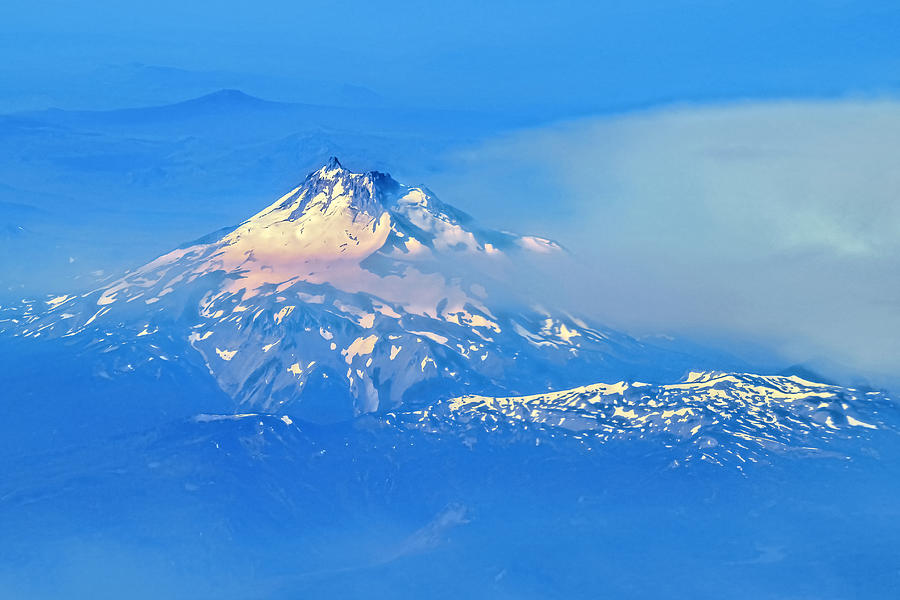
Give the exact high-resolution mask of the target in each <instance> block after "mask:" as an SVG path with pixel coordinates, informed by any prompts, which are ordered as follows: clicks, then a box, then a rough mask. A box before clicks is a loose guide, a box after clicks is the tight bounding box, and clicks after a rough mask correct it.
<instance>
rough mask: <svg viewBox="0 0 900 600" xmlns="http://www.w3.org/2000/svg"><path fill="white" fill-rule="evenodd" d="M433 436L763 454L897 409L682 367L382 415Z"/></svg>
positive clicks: (830, 436)
mask: <svg viewBox="0 0 900 600" xmlns="http://www.w3.org/2000/svg"><path fill="white" fill-rule="evenodd" d="M389 419H390V421H391V422H392V423H395V424H397V425H398V426H401V427H404V428H413V429H418V430H424V431H428V432H432V433H435V434H451V433H459V432H463V433H465V432H469V433H471V432H488V433H490V432H506V433H507V434H509V433H513V434H515V435H518V436H521V435H523V434H529V435H532V436H533V437H534V438H535V442H536V443H539V442H540V440H541V438H542V437H545V438H547V437H548V436H552V437H555V436H560V437H565V438H568V439H575V440H578V441H580V442H581V443H582V444H583V445H584V446H586V447H588V448H594V447H598V446H601V445H602V444H604V443H608V442H613V441H618V440H629V439H641V440H657V441H659V442H660V443H662V444H663V445H664V446H665V447H666V448H669V449H671V448H678V449H679V450H680V453H679V455H678V458H676V461H681V462H685V461H691V460H704V461H708V462H712V463H715V464H725V463H732V464H735V465H738V466H740V465H742V464H746V463H748V462H753V463H755V462H760V461H763V462H764V461H766V460H767V456H770V455H771V454H772V453H777V454H791V453H797V454H809V455H816V454H818V455H831V456H836V455H837V454H836V452H835V450H833V449H832V446H833V442H834V441H835V440H841V439H848V438H853V437H861V436H865V435H867V434H869V433H873V432H875V431H876V430H885V431H892V432H893V433H895V434H896V433H898V432H900V429H898V424H900V420H898V407H897V405H896V404H894V402H893V401H892V400H891V399H890V398H889V397H887V396H886V395H885V394H884V393H883V392H877V391H868V392H861V391H859V390H856V389H852V388H842V387H839V386H834V385H826V384H821V383H815V382H811V381H806V380H804V379H801V378H799V377H796V376H791V377H784V376H768V375H754V374H748V373H722V372H713V371H710V372H692V373H690V374H689V375H688V376H687V377H685V378H683V379H682V380H681V381H679V382H677V383H672V384H664V385H651V384H648V383H642V382H625V381H619V382H617V383H613V384H605V383H598V384H594V385H589V386H583V387H578V388H574V389H570V390H564V391H559V392H550V393H544V394H534V395H530V396H518V397H487V396H478V395H471V396H463V397H459V398H454V399H451V400H446V401H441V402H437V403H435V404H433V405H431V406H429V407H427V408H423V409H418V410H414V411H407V412H397V413H394V414H392V415H390V417H389Z"/></svg>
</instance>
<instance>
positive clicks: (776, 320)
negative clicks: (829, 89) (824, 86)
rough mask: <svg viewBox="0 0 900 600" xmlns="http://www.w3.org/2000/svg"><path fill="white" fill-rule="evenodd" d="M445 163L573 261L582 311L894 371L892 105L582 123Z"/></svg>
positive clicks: (442, 183) (896, 192)
mask: <svg viewBox="0 0 900 600" xmlns="http://www.w3.org/2000/svg"><path fill="white" fill-rule="evenodd" d="M452 163H453V165H452V167H451V168H450V169H448V172H452V173H453V176H452V177H451V176H450V175H447V176H445V177H443V178H438V181H437V185H436V186H435V189H436V190H437V191H438V192H439V194H440V195H441V196H443V197H444V198H446V199H447V200H448V201H450V202H453V203H456V204H457V205H460V206H461V207H463V208H466V209H468V210H469V211H470V212H473V213H474V214H476V215H478V216H480V217H483V218H485V220H487V221H489V222H491V223H492V224H500V223H503V224H504V225H506V226H507V227H508V226H510V219H511V218H512V219H513V220H514V221H515V223H514V224H515V226H516V227H517V228H519V229H522V230H528V231H535V230H537V232H538V233H546V234H549V235H550V236H552V237H555V238H556V239H558V240H560V241H561V242H562V243H563V244H565V245H567V246H568V247H569V248H571V249H572V250H573V251H574V252H575V254H576V256H579V257H580V258H581V259H582V263H583V265H584V266H583V267H582V270H581V271H580V272H575V271H573V272H570V273H569V277H568V278H567V279H568V283H567V284H566V285H565V288H564V290H565V292H564V293H565V294H566V295H567V297H568V298H570V299H571V300H573V302H574V303H576V304H577V306H578V308H580V309H582V310H588V311H591V312H594V313H596V314H598V315H600V316H604V317H606V319H607V321H612V323H613V324H618V325H619V326H624V327H626V328H629V329H631V330H632V331H635V332H638V333H640V332H663V331H667V332H676V333H678V332H680V333H684V332H692V333H694V334H700V335H709V336H730V337H731V338H733V339H734V338H736V337H742V338H745V339H751V340H755V341H761V342H764V343H766V344H770V345H775V346H777V348H778V349H779V350H780V351H781V352H782V353H783V355H784V357H785V360H789V361H810V360H812V361H820V362H821V363H822V364H823V365H824V364H825V363H834V364H833V365H830V366H831V367H832V368H837V365H845V366H847V367H848V368H849V369H850V370H856V371H858V372H862V373H865V374H866V375H867V376H869V377H870V378H871V379H873V380H875V381H882V382H889V381H890V380H891V379H893V378H896V381H900V102H896V101H891V100H878V101H863V100H859V101H851V100H847V101H830V102H771V103H747V104H738V105H728V106H717V107H689V106H688V107H678V108H671V109H667V110H659V111H652V112H645V113H639V114H632V115H626V116H618V117H611V118H588V119H581V120H577V121H570V122H566V123H561V124H557V125H554V126H550V127H544V128H540V129H534V130H529V131H522V132H518V133H515V134H513V135H509V136H506V137H503V138H500V139H494V140H490V141H489V142H487V143H485V144H482V145H481V146H479V147H476V148H472V149H469V150H466V151H465V152H462V153H459V154H457V155H456V156H454V157H453V159H452ZM510 182H513V183H510ZM498 199H502V200H503V201H498ZM509 206H519V207H520V208H521V210H519V211H517V213H518V214H516V215H510V214H509V211H508V208H509ZM500 207H502V212H500V210H501V209H500ZM491 210H497V211H498V212H496V213H494V214H492V213H491V212H490V211H491Z"/></svg>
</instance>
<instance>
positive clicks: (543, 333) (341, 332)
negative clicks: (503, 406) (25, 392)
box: [0, 159, 700, 420]
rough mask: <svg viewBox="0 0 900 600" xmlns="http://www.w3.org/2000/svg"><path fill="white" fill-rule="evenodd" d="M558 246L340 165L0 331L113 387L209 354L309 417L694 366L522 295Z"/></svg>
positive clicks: (267, 407) (261, 398) (215, 366)
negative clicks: (95, 373) (47, 348)
mask: <svg viewBox="0 0 900 600" xmlns="http://www.w3.org/2000/svg"><path fill="white" fill-rule="evenodd" d="M562 252H563V251H562V249H561V248H560V246H559V245H557V244H556V243H554V242H552V241H549V240H546V239H542V238H538V237H532V236H519V235H514V234H511V233H506V232H499V231H492V230H487V229H484V228H481V227H479V226H478V225H477V224H476V223H475V222H474V221H473V220H472V219H471V217H469V216H468V215H466V214H464V213H461V212H459V211H457V210H455V209H453V208H452V207H450V206H448V205H446V204H444V203H442V202H440V201H439V200H438V199H436V198H435V197H434V196H433V194H431V193H430V192H429V191H428V190H427V189H426V188H423V187H412V186H406V185H402V184H400V183H398V182H396V181H395V180H393V179H392V178H391V177H390V176H389V175H386V174H383V173H379V172H368V173H354V172H351V171H349V170H348V169H345V168H344V167H343V166H342V165H341V164H340V163H339V162H338V161H337V159H331V160H330V161H329V162H328V163H327V164H326V165H325V166H323V167H322V168H320V169H318V170H317V171H315V172H313V173H311V174H310V175H309V176H308V177H307V178H306V179H305V180H304V181H303V182H302V183H301V184H300V185H298V186H297V187H296V188H294V189H293V190H291V191H290V192H288V193H287V194H285V195H284V196H282V197H281V198H279V199H278V200H276V201H275V202H274V203H273V204H271V205H270V206H268V207H267V208H265V209H264V210H262V211H261V212H259V213H257V214H256V215H254V216H252V217H251V218H249V219H247V220H246V221H244V222H243V223H241V224H240V225H239V226H237V227H236V228H234V229H230V230H223V231H219V232H216V233H214V234H211V235H209V236H206V237H205V238H203V239H201V240H198V241H196V242H194V243H191V244H187V245H185V246H183V247H181V248H178V249H176V250H173V251H172V252H169V253H168V254H165V255H163V256H161V257H159V258H157V259H156V260H154V261H152V262H150V263H148V264H146V265H144V266H143V267H140V268H138V269H136V270H135V271H133V272H129V273H126V274H125V275H123V276H122V277H120V278H118V279H116V280H114V281H111V282H109V283H108V284H106V285H104V286H103V287H101V288H99V289H96V290H94V291H92V292H90V293H87V294H83V295H79V296H69V295H63V296H58V297H54V298H50V299H49V300H47V301H46V302H45V305H44V306H41V305H40V303H31V304H27V305H25V307H24V309H23V310H21V311H20V312H19V313H18V314H16V315H14V316H11V317H9V318H8V319H7V323H6V324H3V323H0V327H3V326H4V325H5V326H6V328H7V329H9V330H12V331H13V332H14V334H15V335H19V336H24V337H30V338H44V339H46V338H65V339H66V340H67V341H69V342H71V343H73V344H76V345H78V344H81V346H82V347H90V348H91V349H92V351H95V352H96V353H97V355H98V357H99V358H98V361H101V362H102V364H103V369H102V371H103V374H104V375H105V376H110V377H113V376H117V375H118V376H128V375H129V374H131V373H135V372H141V370H142V369H146V368H147V366H148V365H150V364H151V362H152V361H170V362H178V361H180V360H184V359H187V358H189V357H197V356H199V358H201V359H202V361H203V363H205V366H206V368H207V369H208V371H209V372H210V373H211V374H212V376H213V377H214V378H215V380H216V382H217V383H218V385H219V386H220V387H221V388H222V389H223V390H224V391H225V392H226V393H227V394H229V395H230V396H231V397H232V398H233V399H234V400H235V402H236V404H238V405H242V406H243V407H244V408H242V409H241V410H259V411H263V412H271V413H286V414H292V415H295V416H301V417H304V418H310V419H315V420H330V419H335V418H343V417H348V416H352V415H354V414H361V413H367V412H375V411H384V410H389V409H391V408H394V407H397V406H400V405H402V404H404V403H408V402H413V403H418V404H424V403H427V402H431V401H434V400H436V399H446V398H450V397H452V396H458V395H461V394H467V393H478V394H494V395H495V394H507V395H508V394H523V393H534V392H537V391H542V390H553V389H557V390H558V389H563V388H566V387H571V386H574V385H581V384H585V383H589V382H592V381H597V380H600V379H603V378H611V377H616V378H621V377H629V378H637V377H641V378H651V380H654V381H656V380H659V378H663V379H665V378H672V377H676V376H680V375H681V374H682V373H684V372H685V371H686V370H687V369H688V368H691V367H695V368H696V367H699V366H700V365H697V364H696V360H697V359H696V358H695V357H690V356H686V355H680V354H678V353H676V352H672V351H663V350H660V349H658V348H655V347H654V346H651V345H647V344H644V343H641V342H639V341H637V340H635V339H633V338H631V337H629V336H627V335H624V334H621V333H617V332H614V331H610V330H608V329H605V328H602V327H600V326H598V325H595V324H592V323H589V322H587V321H585V320H582V319H578V318H576V317H573V316H571V315H569V314H566V313H564V312H559V311H551V310H545V309H543V308H539V307H536V306H534V301H533V299H532V298H529V297H528V295H527V293H525V294H523V293H518V294H517V293H515V292H512V291H511V288H510V286H509V282H508V280H507V279H506V278H505V273H507V272H510V271H512V270H516V269H524V268H528V266H529V264H530V263H529V261H532V260H535V259H539V258H541V257H546V256H548V255H549V256H553V255H559V254H562ZM157 364H158V362H157Z"/></svg>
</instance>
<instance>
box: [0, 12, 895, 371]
mask: <svg viewBox="0 0 900 600" xmlns="http://www.w3.org/2000/svg"><path fill="white" fill-rule="evenodd" d="M898 40H900V5H898V4H897V3H896V2H886V1H881V2H875V1H844V0H820V1H810V0H799V1H796V2H789V3H785V2H775V1H772V0H761V1H755V2H727V1H703V0H669V1H665V2H640V1H627V2H625V1H622V2H609V1H606V2H597V1H592V2H574V1H570V2H565V1H561V2H553V3H547V2H528V1H521V0H520V1H517V2H505V1H501V2H483V1H479V2H475V1H471V0H460V1H458V2H453V3H440V4H439V3H422V2H387V3H373V2H358V1H348V2H340V3H337V2H315V3H312V2H255V3H243V2H241V3H237V2H219V3H215V4H214V5H213V4H211V3H203V2H194V3H188V2H174V1H171V0H161V1H160V2H155V3H153V6H152V7H149V6H148V7H146V8H145V9H143V10H135V8H134V7H133V6H130V5H128V4H127V3H121V2H112V1H93V2H84V3H78V4H73V3H71V2H61V1H47V2H38V3H25V2H7V3H4V5H3V6H2V7H0V56H2V57H3V60H2V61H0V63H2V64H0V112H13V111H27V110H40V109H45V108H49V107H62V108H69V109H113V108H122V107H131V106H147V105H154V104H162V103H167V102H176V101H178V100H183V99H187V98H191V97H194V96H198V95H201V94H203V93H208V92H211V91H214V90H216V89H219V88H225V87H227V88H239V89H241V90H243V91H245V92H247V93H250V94H254V95H257V96H261V97H264V98H267V99H271V100H281V101H290V102H307V103H314V104H332V105H342V106H349V107H351V108H352V107H361V106H366V107H369V106H378V107H388V108H391V109H394V110H401V111H402V110H405V109H423V110H434V109H442V110H448V111H457V112H463V113H467V112H473V113H479V114H483V115H486V117H485V119H486V121H484V122H485V123H494V124H495V126H487V125H485V126H484V128H483V131H482V132H481V134H478V133H477V132H476V133H466V135H465V136H461V137H460V139H455V140H454V141H453V143H452V144H449V143H444V144H443V145H441V144H435V145H432V146H426V145H423V146H421V147H422V148H426V150H425V151H424V152H425V153H426V154H428V155H429V156H432V155H433V157H434V158H433V160H432V161H431V162H430V163H429V166H428V168H426V167H425V166H424V161H423V162H422V164H419V163H418V162H414V161H412V160H409V161H406V160H404V159H403V157H406V156H409V153H407V154H404V153H403V152H399V153H398V154H396V156H394V155H392V158H391V159H390V160H388V159H385V158H384V157H383V155H382V158H381V160H379V158H378V157H376V156H374V154H377V153H380V152H382V151H384V148H385V146H384V143H381V142H380V143H379V144H376V145H372V146H371V152H370V154H371V156H365V152H364V151H359V152H357V153H356V155H355V156H361V157H363V159H360V160H361V162H366V163H368V164H379V165H380V164H382V163H383V162H385V161H386V163H387V166H390V167H392V168H395V169H399V170H400V171H402V172H403V173H404V174H406V175H409V176H410V177H413V178H417V179H419V181H415V183H425V184H426V185H428V186H429V187H431V188H432V189H433V190H434V191H436V192H437V193H438V195H439V196H440V197H441V198H442V199H443V200H445V201H447V202H450V203H451V204H454V205H457V206H459V207H460V208H463V209H465V210H468V211H469V212H471V213H473V214H474V215H475V216H476V217H478V218H480V219H481V220H483V221H484V222H485V223H486V224H488V225H491V226H496V227H506V228H512V229H519V230H523V231H529V232H534V233H541V234H545V235H549V236H551V237H553V238H555V239H557V240H559V241H560V242H561V243H562V244H563V245H564V246H566V247H567V248H569V249H570V250H571V251H572V252H573V255H576V256H578V257H580V259H581V261H580V264H581V265H582V266H580V267H575V266H573V267H571V270H570V271H567V272H566V274H565V275H566V277H565V278H564V279H566V280H567V281H564V282H561V283H560V285H557V282H554V283H553V284H552V285H551V286H550V287H552V288H555V289H559V290H562V292H561V293H563V294H565V296H566V298H565V299H566V300H567V301H570V302H571V303H572V304H574V305H576V306H577V307H579V309H581V310H584V311H587V312H594V313H596V314H598V315H601V316H603V317H605V318H606V319H608V320H609V321H610V322H611V323H612V324H614V325H617V326H621V327H625V328H627V329H628V330H629V331H633V332H635V333H641V334H652V333H658V332H675V333H679V334H681V333H683V332H684V333H687V334H691V333H693V334H702V335H705V336H708V337H709V338H711V339H725V340H734V339H738V338H740V339H744V340H748V343H750V342H752V343H754V344H755V343H757V342H758V343H760V344H763V345H765V346H767V347H773V348H775V349H776V350H777V352H778V353H780V355H781V356H783V357H784V360H786V361H797V362H807V363H810V364H815V365H820V366H821V367H822V368H823V369H827V368H831V369H835V370H841V369H843V370H846V371H852V372H859V373H864V374H865V375H866V376H867V377H869V378H870V379H871V380H874V381H885V382H887V381H893V380H892V379H891V378H892V377H893V378H896V380H900V377H897V376H896V375H894V374H896V373H900V346H898V341H897V340H900V308H898V307H900V285H898V283H897V280H898V279H897V277H896V273H897V272H898V267H900V246H898V242H897V241H896V240H898V239H900V213H898V206H900V201H898V198H897V196H898V192H900V175H898V170H897V169H896V168H895V166H894V162H895V158H896V157H897V156H898V155H900V147H898V146H900V143H898V141H897V140H900V42H898ZM433 118H434V119H441V118H442V117H438V116H435V117H433ZM501 123H502V125H501ZM498 129H503V131H499V132H498ZM285 133H286V134H287V133H290V132H285ZM421 135H422V136H426V134H424V133H423V134H421ZM442 143H443V142H442ZM376 147H377V148H378V150H376ZM259 148H261V150H260V152H265V148H267V147H265V146H259ZM179 151H180V152H182V151H183V150H181V149H179ZM420 152H423V151H421V150H420ZM301 158H305V157H301ZM391 161H393V162H391ZM345 162H346V161H345ZM349 166H351V167H352V166H353V165H352V164H350V165H349ZM6 183H9V182H6V181H0V184H6ZM57 191H58V190H57ZM271 191H272V192H273V193H274V192H276V191H279V190H271ZM264 192H265V193H263V192H261V193H260V196H265V195H267V194H268V193H269V190H264ZM79 201H80V200H79V196H78V195H77V194H75V199H74V202H76V203H77V202H79ZM160 201H161V202H162V200H160ZM254 209H255V207H250V208H248V209H247V210H246V211H244V210H243V209H241V210H242V212H241V214H243V213H246V214H250V213H252V212H255V210H254ZM237 212H238V211H237V210H235V213H237ZM222 224H225V223H215V224H214V225H216V226H220V225H222Z"/></svg>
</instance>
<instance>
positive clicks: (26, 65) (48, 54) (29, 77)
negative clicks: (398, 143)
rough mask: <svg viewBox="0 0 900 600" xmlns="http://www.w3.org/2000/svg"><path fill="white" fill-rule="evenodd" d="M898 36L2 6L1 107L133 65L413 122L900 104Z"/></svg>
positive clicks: (392, 7)
mask: <svg viewBox="0 0 900 600" xmlns="http://www.w3.org/2000/svg"><path fill="white" fill-rule="evenodd" d="M898 26H900V9H898V7H897V4H896V3H894V2H886V1H881V2H872V1H865V0H863V1H859V0H856V1H845V0H824V1H823V0H819V1H810V0H798V1H795V2H789V3H785V2H777V1H774V0H762V1H755V2H733V1H721V0H713V1H709V0H665V1H653V2H646V1H644V2H641V1H633V0H631V1H615V2H610V1H600V2H597V1H560V2H553V3H547V2H531V1H527V0H525V1H522V0H519V1H495V2H479V1H474V0H460V1H458V2H452V3H434V2H428V3H423V2H362V1H358V0H351V1H346V2H294V1H290V2H288V1H278V2H265V1H262V2H253V3H245V2H227V1H226V2H218V3H215V4H214V5H213V4H211V3H206V2H175V1H172V0H161V1H160V2H155V3H153V6H152V8H150V7H147V9H144V10H136V9H135V8H134V7H133V5H131V4H129V3H122V2H114V1H111V0H110V1H106V0H103V1H98V0H93V1H88V2H82V3H78V4H77V5H74V4H72V3H71V2H63V1H59V0H50V1H42V2H29V3H26V2H21V1H13V2H6V3H4V5H3V7H2V8H0V54H2V55H3V56H4V60H3V65H4V66H3V67H2V69H3V71H5V72H6V74H7V75H6V77H7V81H6V85H3V86H2V87H3V88H6V89H5V91H7V92H9V88H14V89H18V90H19V91H20V92H23V94H24V92H25V91H27V89H28V88H35V89H36V88H42V89H44V90H45V94H46V95H47V96H54V98H53V100H54V101H59V102H64V101H65V98H61V99H58V98H57V96H58V95H57V94H52V93H47V92H46V90H47V87H48V86H47V82H48V81H50V82H52V81H53V80H54V79H57V80H65V79H67V78H69V77H71V76H89V74H90V73H91V72H92V71H93V70H95V69H98V68H101V67H108V66H111V65H123V64H130V63H141V64H147V65H163V66H168V67H177V68H181V69H186V70H190V71H200V72H205V73H208V72H221V71H226V72H231V73H239V74H242V75H243V76H244V77H245V79H246V80H247V82H248V84H249V85H250V86H251V87H252V86H254V85H255V86H257V87H259V88H260V89H263V87H264V86H265V89H266V90H267V91H270V92H271V91H274V90H277V89H279V88H280V89H281V94H280V95H281V96H283V97H284V99H299V100H302V96H303V95H304V90H303V86H302V85H300V83H301V82H307V81H309V82H327V83H340V84H351V85H357V86H364V87H366V88H368V89H370V90H373V91H374V92H376V93H378V94H380V95H382V96H384V97H385V98H388V99H390V100H391V101H392V102H399V103H407V104H410V105H415V106H429V107H437V106H440V107H446V108H458V109H462V108H466V109H475V110H491V109H493V110H515V111H521V112H524V113H528V114H530V115H532V116H536V117H540V118H560V117H565V116H572V115H574V114H578V113H581V114H588V113H592V112H598V111H622V110H629V109H631V108H634V107H639V106H647V105H653V104H660V103H669V102H678V101H685V100H688V101H703V102H709V101H713V100H723V99H733V98H773V97H774V98H781V97H810V96H812V97H835V96H842V95H844V94H847V93H887V92H891V91H895V90H896V89H897V87H898V86H900V68H898V67H900V49H898V44H897V42H896V40H897V38H898V37H900V35H898V34H900V29H898ZM263 80H266V81H269V82H271V81H278V82H279V83H280V86H278V85H267V84H265V83H264V81H263ZM254 82H255V83H254ZM273 88H274V89H273ZM103 91H104V92H107V93H112V94H116V91H115V90H103ZM249 91H253V90H249ZM50 92H52V90H50ZM98 92H99V90H98ZM97 95H101V94H99V93H98V94H97ZM33 99H34V101H35V102H39V101H40V94H38V93H37V92H35V97H34V98H33Z"/></svg>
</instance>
